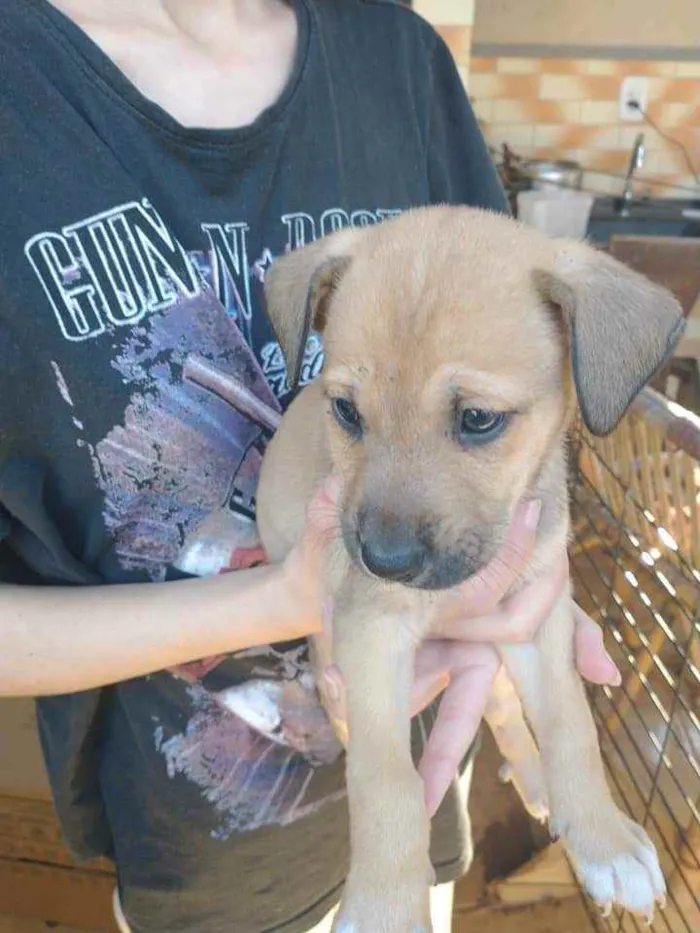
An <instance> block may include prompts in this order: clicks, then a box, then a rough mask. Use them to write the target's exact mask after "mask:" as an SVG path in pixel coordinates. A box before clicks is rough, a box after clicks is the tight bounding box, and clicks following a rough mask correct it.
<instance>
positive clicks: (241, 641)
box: [0, 565, 320, 696]
mask: <svg viewBox="0 0 700 933" xmlns="http://www.w3.org/2000/svg"><path fill="white" fill-rule="evenodd" d="M298 606H299V603H298V602H297V601H295V599H294V598H293V594H292V593H291V592H290V588H289V586H288V585H287V583H286V580H285V577H284V574H283V572H282V571H281V569H280V568H279V567H275V566H269V565H268V566H264V567H258V568H254V569H251V570H241V571H237V572H234V573H227V574H222V575H220V576H217V577H213V578H207V579H193V580H182V581H177V582H173V583H155V584H154V583H136V584H118V585H113V586H96V587H79V588H72V587H71V588H67V587H32V586H12V585H8V584H5V585H2V586H0V695H3V696H22V695H24V696H42V695H51V694H58V693H72V692H77V691H80V690H87V689H89V688H91V687H97V686H103V685H105V684H109V683H116V682H118V681H123V680H129V679H131V678H133V677H140V676H143V675H145V674H149V673H152V672H154V671H159V670H163V669H164V668H167V667H172V666H174V665H177V664H183V663H185V662H187V661H193V660H198V659H199V658H203V657H208V656H211V655H216V654H220V653H226V652H230V651H236V650H238V649H241V648H247V647H251V646H253V645H258V644H269V643H271V642H275V641H284V640H286V639H292V638H297V637H302V636H304V635H307V634H310V633H311V632H312V631H314V630H316V629H317V628H318V627H319V626H320V620H317V619H313V618H304V617H303V614H302V612H301V611H300V610H299V608H298Z"/></svg>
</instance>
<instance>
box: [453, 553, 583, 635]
mask: <svg viewBox="0 0 700 933" xmlns="http://www.w3.org/2000/svg"><path fill="white" fill-rule="evenodd" d="M568 573H569V564H568V559H567V556H566V551H564V550H562V552H561V554H560V556H559V558H558V560H557V562H556V564H555V565H554V566H553V567H552V568H551V570H549V571H548V572H547V573H543V574H541V575H540V576H538V577H537V578H536V579H535V580H533V582H532V583H528V584H527V585H526V586H524V587H522V589H520V590H518V591H517V593H515V594H514V595H513V596H509V597H507V598H506V599H504V600H503V601H502V602H501V604H500V605H499V606H497V607H496V608H495V609H494V610H493V611H492V612H491V613H490V614H489V615H487V616H479V617H476V618H469V617H463V618H461V619H452V620H450V621H446V622H443V623H442V624H441V625H440V634H441V635H444V636H445V637H446V638H458V639H463V640H466V641H471V642H474V641H484V642H491V643H500V644H514V643H522V642H528V641H532V639H533V638H534V636H535V635H536V634H537V631H538V629H539V627H540V625H541V624H542V622H543V621H544V620H545V619H546V618H547V616H548V615H549V614H550V613H551V611H552V610H553V608H554V605H555V604H556V602H557V600H558V599H559V598H560V597H561V595H562V592H563V590H564V587H565V586H566V582H567V579H568Z"/></svg>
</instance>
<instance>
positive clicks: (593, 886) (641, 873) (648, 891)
mask: <svg viewBox="0 0 700 933" xmlns="http://www.w3.org/2000/svg"><path fill="white" fill-rule="evenodd" d="M562 838H563V841H564V844H565V845H566V848H567V850H568V852H569V854H570V856H571V859H572V863H573V867H574V871H575V872H576V874H577V876H578V878H579V881H580V882H581V884H582V885H583V887H584V888H585V889H586V891H587V892H588V894H590V896H591V897H592V898H593V900H594V901H596V902H597V903H598V904H599V905H600V906H601V907H602V909H603V912H604V914H606V915H607V914H609V913H610V911H611V910H612V908H613V907H614V906H617V907H622V908H623V909H625V910H629V911H631V912H633V913H636V914H641V915H643V916H644V917H646V919H647V921H648V922H649V923H651V920H652V919H653V916H654V908H655V907H656V906H657V905H658V906H659V907H661V908H663V907H664V905H665V897H666V882H665V880H664V876H663V873H662V871H661V866H660V865H659V859H658V856H657V854H656V849H655V847H654V844H653V843H652V841H651V839H649V837H648V836H647V834H646V832H645V831H644V830H643V829H642V827H641V826H638V825H637V824H636V823H634V822H632V820H630V819H628V817H626V816H625V815H624V814H623V813H621V812H620V811H619V810H617V809H612V810H611V811H610V812H609V813H608V814H606V815H604V816H603V818H601V815H600V814H598V818H597V819H595V820H592V821H591V828H590V829H588V830H587V829H585V828H584V827H580V828H579V829H578V830H571V829H569V830H565V831H564V833H563V834H562Z"/></svg>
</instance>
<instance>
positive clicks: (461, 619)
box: [284, 480, 620, 813]
mask: <svg viewBox="0 0 700 933" xmlns="http://www.w3.org/2000/svg"><path fill="white" fill-rule="evenodd" d="M339 491H340V487H339V483H338V482H337V481H336V480H332V481H328V482H326V483H325V484H324V485H323V486H322V487H321V489H320V490H319V492H318V493H317V495H316V496H315V497H314V500H313V502H312V504H311V506H310V509H309V518H308V525H307V531H306V535H305V537H304V539H303V541H302V542H301V544H300V545H299V546H298V547H297V548H295V549H294V551H292V553H291V554H290V555H289V557H288V558H287V561H286V562H285V565H284V572H285V573H286V575H287V578H288V580H289V587H290V592H294V593H296V598H298V599H299V600H300V601H301V604H302V605H306V606H308V611H309V612H310V613H313V615H314V622H313V624H312V625H310V631H313V632H315V633H320V632H321V631H325V635H326V637H332V634H331V632H330V618H331V613H332V606H331V605H330V603H329V602H328V600H327V599H326V594H324V592H323V590H322V587H323V583H322V576H323V563H322V558H323V554H324V551H325V548H326V547H327V545H328V542H329V539H330V537H331V536H332V535H333V534H334V532H335V530H336V529H337V522H338V509H337V501H338V496H339ZM538 520H539V507H538V504H537V503H534V502H527V503H522V504H521V505H520V506H519V507H518V508H517V509H516V512H515V515H514V518H513V521H512V523H511V526H510V529H509V532H508V535H507V538H506V541H505V542H504V544H503V545H502V547H501V548H500V549H499V551H498V552H497V554H496V555H495V556H494V558H493V559H492V560H491V561H490V562H489V564H488V565H487V566H486V567H484V568H483V570H481V571H480V572H479V573H478V574H475V575H474V576H473V577H471V578H470V579H469V580H467V581H466V582H465V583H463V584H462V585H461V586H458V587H455V589H453V590H451V591H449V592H448V593H446V594H445V597H444V600H443V602H442V604H441V606H440V608H439V612H438V616H437V618H436V629H435V631H436V635H435V637H433V638H431V639H430V640H428V641H426V642H425V643H424V644H423V645H421V646H420V647H419V649H418V651H417V653H416V667H415V681H414V688H413V712H414V713H418V712H419V711H420V710H421V709H423V708H424V707H425V706H427V705H428V704H429V703H431V702H432V701H433V700H434V699H435V698H436V697H437V696H438V695H439V694H440V693H443V691H444V693H443V696H442V700H441V703H440V710H439V714H438V718H437V721H436V723H435V725H434V727H433V730H432V732H431V735H430V739H429V742H428V746H427V748H426V751H425V755H424V757H423V760H422V762H421V764H420V768H419V770H420V773H421V775H422V776H423V779H424V781H425V785H426V801H427V805H428V809H429V811H430V812H431V813H433V812H434V811H435V810H436V809H437V807H438V805H439V803H440V801H441V800H442V797H443V796H444V794H445V792H446V790H447V788H448V786H449V784H450V782H451V780H452V778H453V777H454V775H455V774H456V773H457V770H458V768H459V765H460V762H461V761H462V759H463V757H464V755H465V754H466V752H467V750H468V749H469V747H470V745H471V744H472V742H473V741H474V738H475V736H476V733H477V730H478V728H479V725H480V723H481V719H482V717H483V713H484V708H485V705H486V701H487V698H488V694H489V691H490V689H491V685H492V683H493V680H494V678H495V676H496V674H497V673H498V670H499V667H500V659H499V656H498V652H497V650H496V648H495V645H496V644H499V643H520V642H528V641H531V640H532V639H533V637H534V636H535V635H536V633H537V631H538V629H539V627H540V625H541V624H542V623H543V622H544V620H545V619H546V618H547V617H548V615H549V613H550V612H551V610H552V609H553V607H554V604H555V603H556V601H557V599H559V598H560V596H561V594H562V592H563V590H564V588H565V587H566V586H567V581H568V573H569V568H568V559H567V554H566V551H565V549H562V552H561V554H560V555H559V558H558V560H557V562H556V564H555V565H554V566H553V567H552V568H551V569H550V570H549V571H548V572H546V573H543V574H541V575H540V576H538V577H537V578H536V579H535V580H534V581H533V582H531V583H528V584H527V585H525V586H523V587H522V588H521V589H519V590H518V591H517V592H516V593H515V595H513V596H506V594H507V593H508V592H509V591H510V590H511V589H512V588H513V586H514V585H515V584H516V583H517V582H518V580H519V577H520V573H521V571H522V569H523V568H524V567H525V566H526V564H527V562H528V560H529V559H530V556H531V555H532V552H533V549H534V546H535V540H536V535H537V523H538ZM322 607H323V609H322ZM324 616H325V625H324V624H323V617H324ZM575 616H576V631H575V652H576V665H577V667H578V670H579V673H580V674H581V675H582V676H583V677H584V678H585V679H586V680H588V681H590V682H592V683H596V684H611V685H618V684H619V683H620V674H619V671H618V670H617V668H616V666H615V664H614V663H613V661H612V660H611V659H610V657H609V656H608V654H607V653H606V651H605V648H604V646H603V637H602V633H601V630H600V628H599V627H598V625H596V623H595V622H594V621H593V620H592V619H590V618H589V617H588V616H587V615H586V614H585V613H584V612H583V611H582V610H581V609H580V608H579V607H578V606H575ZM325 677H326V688H327V691H328V693H329V695H330V696H332V697H333V698H334V706H335V707H336V710H334V712H337V713H338V714H339V715H340V717H341V718H342V709H343V705H344V703H343V692H344V685H343V681H342V675H341V673H340V671H339V670H338V669H337V668H336V667H335V666H333V667H331V668H329V669H328V670H327V671H326V672H325Z"/></svg>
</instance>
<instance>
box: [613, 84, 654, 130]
mask: <svg viewBox="0 0 700 933" xmlns="http://www.w3.org/2000/svg"><path fill="white" fill-rule="evenodd" d="M619 103H620V119H621V120H626V121H627V122H629V123H640V122H641V121H642V120H643V119H644V114H643V112H642V111H645V110H646V109H647V104H648V103H649V79H648V78H636V77H632V76H629V77H627V78H625V79H624V80H623V82H622V84H621V85H620V97H619ZM635 105H636V106H635Z"/></svg>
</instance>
